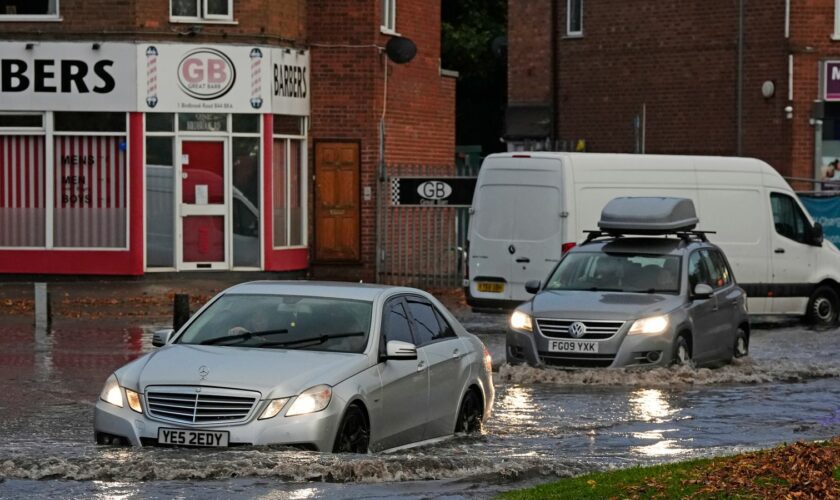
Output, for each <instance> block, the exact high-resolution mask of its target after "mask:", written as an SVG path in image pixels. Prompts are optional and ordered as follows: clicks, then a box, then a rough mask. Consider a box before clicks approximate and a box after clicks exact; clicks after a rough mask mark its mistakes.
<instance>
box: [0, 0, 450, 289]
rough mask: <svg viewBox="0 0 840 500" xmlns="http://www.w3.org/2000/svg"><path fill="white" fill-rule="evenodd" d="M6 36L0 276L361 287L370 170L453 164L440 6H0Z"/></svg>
mask: <svg viewBox="0 0 840 500" xmlns="http://www.w3.org/2000/svg"><path fill="white" fill-rule="evenodd" d="M0 26H2V28H3V29H2V33H3V34H2V35H0V273H27V274H117V275H139V274H143V273H146V272H155V271H181V270H190V269H218V270H232V269H235V270H266V271H295V270H297V271H301V270H307V269H310V268H312V266H313V265H314V269H315V275H316V276H319V277H346V278H351V279H366V280H370V279H372V278H373V276H374V269H375V259H374V256H375V253H376V251H375V247H376V206H377V202H376V200H377V192H378V188H379V186H380V182H379V177H378V171H379V168H380V165H381V164H384V165H389V164H395V163H403V162H406V163H408V162H410V163H432V164H437V165H451V164H452V163H453V158H454V115H455V112H454V96H455V89H454V80H453V79H452V78H451V77H450V76H447V73H446V72H445V71H443V70H442V69H441V68H440V62H439V61H440V59H439V54H440V5H439V2H434V1H431V0H417V1H413V2H403V3H400V4H399V6H398V5H397V2H396V0H386V1H381V0H351V1H346V2H333V1H330V2H328V1H319V0H313V1H308V2H307V1H304V0H271V1H269V0H151V1H146V2H140V1H136V0H129V1H120V2H117V1H114V0H97V1H88V0H85V1H82V0H36V1H30V0H28V1H22V0H7V1H3V2H0ZM402 37H405V38H408V39H411V40H413V42H414V43H415V44H416V48H417V55H416V57H415V58H414V59H413V60H412V61H410V62H408V63H406V64H395V63H393V62H389V60H388V57H387V56H386V54H385V51H384V47H385V45H386V44H387V43H388V41H389V40H391V39H392V38H402ZM386 75H387V76H386ZM381 132H384V134H382V133H381ZM383 155H384V156H383Z"/></svg>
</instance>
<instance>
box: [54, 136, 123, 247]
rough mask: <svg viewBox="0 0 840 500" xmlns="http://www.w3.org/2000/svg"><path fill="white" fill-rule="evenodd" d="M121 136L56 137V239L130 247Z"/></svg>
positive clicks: (65, 244) (62, 242) (62, 243)
mask: <svg viewBox="0 0 840 500" xmlns="http://www.w3.org/2000/svg"><path fill="white" fill-rule="evenodd" d="M123 140H124V139H123V138H122V137H84V136H69V137H56V138H55V200H53V203H54V206H55V211H54V217H53V219H54V222H53V224H54V227H53V234H54V240H53V241H54V243H55V246H57V247H89V248H114V247H116V248H124V247H125V246H126V234H125V233H126V206H127V200H126V190H125V184H126V169H125V152H124V151H123V150H122V149H121V148H120V142H122V141H123Z"/></svg>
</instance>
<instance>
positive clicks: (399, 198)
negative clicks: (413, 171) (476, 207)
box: [391, 177, 477, 207]
mask: <svg viewBox="0 0 840 500" xmlns="http://www.w3.org/2000/svg"><path fill="white" fill-rule="evenodd" d="M476 180H477V177H395V178H392V179H391V204H392V205H422V206H430V207H435V206H442V207H469V206H470V205H472V199H473V192H474V191H475V183H476Z"/></svg>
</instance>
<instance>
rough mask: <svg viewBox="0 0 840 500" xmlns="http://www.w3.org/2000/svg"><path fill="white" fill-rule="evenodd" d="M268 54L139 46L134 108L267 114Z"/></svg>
mask: <svg viewBox="0 0 840 500" xmlns="http://www.w3.org/2000/svg"><path fill="white" fill-rule="evenodd" d="M269 52H270V49H267V48H265V47H253V46H235V45H234V46H231V45H192V44H166V43H153V44H139V45H138V46H137V53H136V59H137V75H138V81H137V88H138V92H137V109H138V110H139V111H146V112H155V111H159V112H168V113H172V112H175V113H189V112H196V113H208V112H213V113H270V112H271V111H270V106H271V100H270V99H271V95H270V93H271V86H270V85H269V82H270V80H269V78H268V75H269V74H270V61H269V58H270V53H269Z"/></svg>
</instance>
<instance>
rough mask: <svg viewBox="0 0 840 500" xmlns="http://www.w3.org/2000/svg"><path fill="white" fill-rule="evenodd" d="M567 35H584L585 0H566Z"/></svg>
mask: <svg viewBox="0 0 840 500" xmlns="http://www.w3.org/2000/svg"><path fill="white" fill-rule="evenodd" d="M838 1H840V0H838ZM566 35H568V36H583V0H566Z"/></svg>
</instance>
